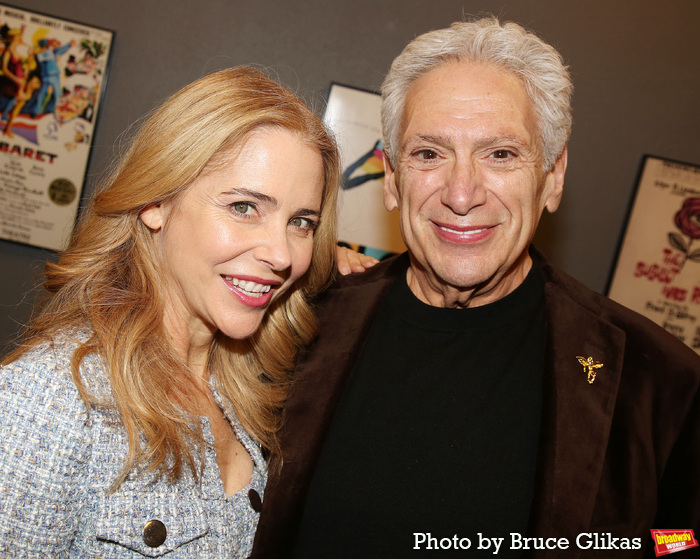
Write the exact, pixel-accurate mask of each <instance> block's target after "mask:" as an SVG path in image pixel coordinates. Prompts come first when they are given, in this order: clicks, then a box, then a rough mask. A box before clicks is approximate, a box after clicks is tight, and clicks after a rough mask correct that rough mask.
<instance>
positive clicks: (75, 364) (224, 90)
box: [4, 67, 340, 487]
mask: <svg viewBox="0 0 700 559" xmlns="http://www.w3.org/2000/svg"><path fill="white" fill-rule="evenodd" d="M261 127H277V128H281V129H284V130H288V131H290V132H293V133H295V134H297V135H298V137H299V138H300V139H301V140H302V141H304V142H305V143H307V144H308V145H309V146H311V147H313V148H314V149H317V150H318V151H319V152H320V154H321V156H322V159H323V166H324V178H325V181H324V193H323V201H322V206H321V218H320V223H319V226H318V228H317V229H316V231H315V233H314V248H313V258H312V261H311V266H310V268H309V270H308V272H307V273H306V275H305V276H303V277H302V278H301V279H300V280H299V281H298V282H297V283H296V284H295V285H294V286H293V287H292V288H291V289H290V290H289V292H287V293H286V294H285V295H284V296H283V297H281V298H280V299H279V300H277V301H276V302H275V303H274V304H273V305H272V306H271V307H270V309H269V310H268V312H267V313H266V316H265V318H264V319H263V323H262V325H261V327H260V329H259V330H258V331H257V332H256V333H255V334H254V335H253V336H251V337H250V338H248V339H245V340H232V339H228V338H226V337H225V336H223V335H221V334H220V333H219V334H217V335H216V336H215V338H214V341H213V343H212V346H211V349H210V356H209V365H210V369H211V371H212V373H213V375H214V376H215V377H216V382H217V388H218V389H219V391H220V392H221V393H222V394H223V395H224V396H225V397H226V398H228V399H229V400H230V401H231V402H233V404H234V407H235V409H236V413H237V414H238V416H239V419H240V420H241V422H242V423H243V425H244V426H245V428H246V429H247V430H248V431H249V432H250V433H251V434H252V435H253V436H254V437H255V438H257V439H258V440H259V441H260V442H261V444H262V445H263V447H264V448H266V449H267V451H269V453H270V455H271V456H272V457H273V458H278V457H279V455H280V451H279V445H278V442H277V437H276V435H277V431H278V429H279V415H280V414H279V411H280V408H281V406H282V403H283V401H284V398H285V396H286V391H287V385H288V372H289V370H290V369H291V367H292V365H293V361H294V357H295V354H296V351H297V350H298V348H299V347H301V346H303V345H305V344H307V343H308V342H310V341H311V339H312V338H313V336H314V335H315V332H316V321H315V318H314V316H313V313H312V311H311V308H310V305H309V298H310V297H311V296H313V295H315V294H316V293H317V292H318V291H320V290H321V289H322V288H323V287H324V286H325V285H326V284H327V282H328V281H329V278H330V277H331V275H332V273H333V270H334V267H335V263H334V247H335V242H336V238H335V230H336V201H337V190H338V184H339V174H340V171H339V160H338V153H337V148H336V145H335V142H334V140H333V138H332V136H331V135H330V134H329V132H328V131H327V129H326V128H325V126H324V125H323V123H322V121H321V120H320V119H319V118H318V117H317V116H316V115H314V114H313V113H312V112H311V111H310V110H309V109H308V108H307V107H306V105H305V104H304V103H303V102H302V101H300V100H299V99H298V98H297V97H296V96H295V95H294V94H292V93H291V92H289V91H288V90H286V89H285V88H283V87H281V86H280V85H278V84H277V83H275V82H274V81H272V80H270V79H269V78H267V77H266V76H265V75H264V74H263V73H262V72H260V71H259V70H256V69H252V68H244V67H241V68H233V69H228V70H222V71H219V72H215V73H213V74H210V75H208V76H205V77H204V78H201V79H200V80H198V81H196V82H194V83H192V84H190V85H188V86H186V87H185V88H183V89H182V90H180V91H179V92H177V93H175V94H174V95H173V96H172V97H170V98H169V99H168V100H167V101H166V102H165V103H164V104H163V105H162V106H161V107H159V108H158V109H156V110H155V111H154V112H153V113H152V114H151V115H150V117H149V118H148V119H147V120H146V121H145V122H144V124H143V126H142V127H141V129H140V131H139V132H138V133H137V135H136V136H135V138H134V140H133V142H132V143H131V146H130V148H129V149H128V151H127V152H126V153H125V154H124V156H123V157H122V159H121V161H120V163H119V164H118V165H117V167H116V168H115V169H114V171H113V172H112V173H111V175H110V176H109V177H108V178H107V180H106V181H105V182H104V185H103V188H101V189H100V190H99V191H98V193H97V194H96V195H95V196H94V198H93V200H92V201H91V203H90V204H89V206H88V207H87V208H86V209H85V210H84V211H83V212H82V214H81V217H80V220H79V222H78V224H77V226H76V229H75V231H74V233H73V236H72V238H71V242H70V245H69V247H68V249H67V250H66V251H65V252H64V253H63V254H62V255H61V257H60V259H59V261H58V263H56V264H47V266H46V272H45V276H46V281H45V283H44V285H45V287H46V289H47V290H48V291H49V292H50V293H51V295H50V297H49V298H48V300H47V301H46V302H45V304H44V306H43V307H42V310H41V311H40V313H39V314H38V315H37V316H36V317H35V318H34V319H33V320H32V322H31V323H30V325H29V328H28V331H27V337H26V341H25V342H24V344H23V345H22V346H21V347H20V348H18V349H17V350H16V351H15V352H13V353H12V354H10V355H9V356H8V357H7V358H6V359H5V360H4V361H5V362H9V361H12V360H14V359H16V358H17V357H19V356H20V355H22V354H24V353H26V352H27V351H28V350H29V348H31V347H32V346H34V345H36V344H37V343H38V341H39V340H45V339H49V340H52V339H55V338H56V335H57V334H60V333H61V332H65V331H67V330H68V331H70V330H71V329H75V328H85V327H87V328H89V329H90V331H91V332H92V337H91V338H90V339H89V340H88V341H87V342H86V343H83V344H82V345H81V346H80V347H79V349H78V350H77V351H76V352H75V354H74V355H73V360H72V374H73V377H74V380H75V383H76V385H77V386H78V389H79V391H80V393H81V396H82V397H83V399H84V400H85V401H86V403H87V404H90V403H92V404H95V403H96V400H95V398H94V396H93V395H91V394H90V392H89V390H87V389H86V387H85V383H84V382H83V379H81V375H80V372H79V366H80V363H81V361H82V360H83V359H84V358H85V356H87V355H88V354H91V353H96V354H98V355H100V356H101V357H102V358H103V359H104V360H105V363H106V365H107V368H108V373H109V381H110V386H111V391H112V394H113V403H111V404H110V405H113V406H114V407H115V408H116V409H117V410H118V412H119V413H120V416H121V420H122V423H123V425H124V427H125V429H126V433H127V434H128V440H129V453H128V456H127V459H126V462H125V466H124V470H123V472H122V477H121V478H120V479H119V480H116V481H115V487H116V485H118V484H119V483H120V482H121V480H123V479H124V477H125V476H126V475H127V473H128V472H129V471H130V470H131V469H132V468H133V467H135V466H136V465H139V464H140V465H144V466H145V467H147V469H148V470H161V471H163V472H164V473H167V475H169V476H170V478H171V479H175V478H177V477H178V476H179V475H180V474H181V472H182V468H183V464H188V465H189V466H190V467H191V468H192V469H193V471H195V473H196V461H195V457H194V456H193V453H192V452H191V441H193V440H195V441H196V440H198V441H200V443H201V440H202V439H201V434H200V433H199V430H198V428H197V427H195V425H197V424H198V422H193V421H192V416H191V415H188V414H187V413H185V412H184V411H183V408H182V406H181V405H180V404H181V403H182V402H183V399H182V398H183V395H186V394H187V393H188V392H189V389H188V387H187V386H184V387H183V384H182V383H183V378H187V376H186V375H188V374H190V373H189V372H188V371H187V368H186V365H185V364H184V363H183V362H182V361H181V360H179V359H178V358H177V357H176V356H175V355H174V351H173V348H172V347H171V344H170V343H169V342H168V339H167V337H166V335H165V331H164V326H163V309H164V298H165V294H164V293H163V292H162V291H161V287H160V284H161V281H160V272H159V260H158V253H157V252H156V250H155V247H154V244H153V241H152V235H151V233H150V231H149V230H148V228H147V227H146V226H145V225H144V224H143V222H142V221H141V220H140V219H139V214H140V213H141V212H142V211H143V210H144V209H145V208H146V207H148V206H149V205H152V204H158V203H163V202H166V201H169V200H175V203H177V200H176V197H177V196H178V195H180V194H181V193H182V192H183V191H185V190H186V189H187V188H188V186H189V185H190V184H192V182H193V181H194V180H195V179H196V178H197V177H198V176H199V175H200V174H201V173H202V172H203V171H205V170H206V169H207V168H208V166H210V165H213V164H216V162H217V160H219V159H221V157H223V156H225V154H227V153H230V152H231V150H232V149H235V148H238V147H240V146H241V145H242V144H243V142H244V141H245V140H246V139H247V137H248V135H249V134H250V133H251V132H252V131H254V130H256V129H259V128H261ZM183 373H184V375H185V376H183ZM173 387H180V389H179V390H178V389H177V388H176V389H175V390H174V389H173ZM185 397H186V396H185Z"/></svg>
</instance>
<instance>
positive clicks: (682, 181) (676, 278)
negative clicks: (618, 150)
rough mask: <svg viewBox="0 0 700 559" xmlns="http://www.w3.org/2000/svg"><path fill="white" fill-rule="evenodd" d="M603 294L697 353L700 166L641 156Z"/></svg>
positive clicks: (699, 340) (699, 337)
mask: <svg viewBox="0 0 700 559" xmlns="http://www.w3.org/2000/svg"><path fill="white" fill-rule="evenodd" d="M608 295H609V297H610V298H611V299H614V300H615V301H617V302H619V303H622V304H623V305H625V306H626V307H629V308H631V309H632V310H635V311H637V312H639V313H641V314H643V315H645V316H647V317H648V318H650V319H651V320H653V321H654V322H656V323H657V324H659V325H661V326H663V327H664V328H665V329H666V330H667V331H669V332H671V333H672V334H674V335H675V336H676V337H677V338H679V339H680V340H681V341H683V342H685V343H686V344H687V345H689V346H690V347H691V348H693V349H694V350H695V351H696V352H698V353H699V354H700V166H697V165H691V164H688V163H680V162H676V161H671V160H667V159H661V158H658V157H651V156H645V157H644V160H643V162H642V169H641V172H640V177H639V181H638V184H637V192H636V194H635V197H634V201H633V204H632V207H631V210H630V216H629V220H628V222H627V228H626V230H625V232H624V236H623V238H622V242H621V245H620V251H619V256H618V259H617V264H616V266H615V269H614V270H613V274H612V278H611V282H610V287H609V290H608Z"/></svg>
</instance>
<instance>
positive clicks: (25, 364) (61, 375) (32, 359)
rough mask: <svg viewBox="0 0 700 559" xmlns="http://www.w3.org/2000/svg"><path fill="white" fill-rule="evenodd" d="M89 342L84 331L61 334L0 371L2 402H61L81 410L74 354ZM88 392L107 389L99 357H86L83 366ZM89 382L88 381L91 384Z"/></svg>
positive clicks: (37, 344)
mask: <svg viewBox="0 0 700 559" xmlns="http://www.w3.org/2000/svg"><path fill="white" fill-rule="evenodd" d="M87 339H89V335H87V334H86V333H85V332H83V331H77V332H66V333H60V334H58V335H56V336H54V337H53V338H52V339H50V340H48V339H47V340H42V341H40V342H37V343H36V344H35V345H34V346H32V347H31V348H29V349H28V350H27V351H26V352H25V353H24V354H22V355H21V356H20V357H19V358H18V359H16V360H15V361H12V362H11V363H8V364H7V365H5V366H3V367H1V368H0V398H2V400H3V402H4V404H5V405H9V403H10V402H9V399H13V398H14V399H18V400H24V401H25V404H26V401H27V400H32V399H37V398H38V399H40V400H42V401H45V402H47V401H49V399H51V400H52V401H54V402H61V403H62V404H64V405H66V404H68V403H69V402H71V403H72V404H71V405H72V406H75V407H82V408H83V409H84V406H83V405H82V399H81V398H80V395H79V392H78V388H77V386H76V385H75V381H74V379H73V375H72V369H71V363H72V359H73V355H74V354H75V351H76V350H77V349H78V348H79V347H80V346H81V345H82V344H83V343H84V342H85V341H87ZM80 373H81V378H83V380H84V381H85V383H86V384H87V386H86V388H87V389H88V390H90V389H91V388H92V387H98V386H104V384H105V383H104V382H102V381H103V380H104V376H105V371H104V367H103V365H102V360H101V358H100V357H99V356H98V355H94V354H90V355H88V356H86V357H85V358H84V359H83V361H82V362H81V365H80ZM88 379H89V380H88Z"/></svg>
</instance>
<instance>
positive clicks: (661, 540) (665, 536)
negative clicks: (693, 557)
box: [651, 530, 698, 557]
mask: <svg viewBox="0 0 700 559" xmlns="http://www.w3.org/2000/svg"><path fill="white" fill-rule="evenodd" d="M651 537H652V539H653V540H654V546H655V549H654V551H655V552H656V556H657V557H661V556H662V555H668V554H669V553H676V552H677V551H685V550H686V549H690V548H691V547H698V541H697V540H696V539H695V532H693V530H652V531H651Z"/></svg>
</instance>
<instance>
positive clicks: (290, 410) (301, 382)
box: [253, 255, 408, 558]
mask: <svg viewBox="0 0 700 559" xmlns="http://www.w3.org/2000/svg"><path fill="white" fill-rule="evenodd" d="M407 267H408V256H407V255H402V256H399V257H397V258H393V259H391V260H390V261H387V262H386V263H382V264H381V265H378V266H376V267H374V268H372V269H370V270H367V271H365V272H363V273H362V274H355V275H352V276H348V277H345V278H341V279H340V280H339V282H338V286H342V289H337V288H336V287H331V288H330V289H329V290H328V292H327V293H326V294H325V295H324V297H323V300H325V299H326V298H330V299H331V300H332V301H333V303H332V304H328V305H323V304H322V303H323V300H321V301H320V306H319V309H318V313H317V317H318V320H319V334H318V337H317V339H316V341H315V342H314V343H313V344H312V345H311V346H310V347H309V348H308V350H306V351H304V352H302V353H301V354H300V356H299V359H298V360H297V366H296V371H295V376H294V381H293V385H292V388H291V390H290V393H289V398H288V400H287V404H286V405H285V408H284V415H283V424H284V428H283V432H282V433H281V435H280V442H281V444H282V448H283V449H284V467H283V468H282V470H281V472H280V474H279V476H275V475H274V472H273V475H271V477H270V481H269V482H268V486H267V489H266V491H265V499H264V505H263V512H262V514H261V516H260V522H259V524H258V529H257V533H256V539H255V547H254V550H253V551H254V553H253V557H256V558H257V557H275V558H279V557H286V556H287V555H288V554H289V553H290V552H291V547H292V545H293V542H294V538H295V534H296V531H297V526H298V523H299V521H300V520H301V513H302V511H303V503H304V499H305V498H306V493H307V490H308V486H309V483H310V482H311V478H312V476H313V472H314V468H315V464H316V461H317V459H318V456H319V453H320V451H321V446H322V444H323V441H324V439H325V436H326V433H327V431H328V429H329V428H330V424H331V421H332V419H333V415H334V413H335V410H336V409H337V407H338V405H339V403H340V399H341V397H342V394H343V389H344V388H345V386H346V384H347V381H348V379H349V377H350V375H351V373H352V370H353V367H354V365H355V361H356V359H357V356H358V355H359V353H360V350H361V348H362V346H363V345H364V343H365V339H366V337H367V333H368V331H369V328H370V326H371V322H372V319H373V318H374V315H375V313H376V311H377V309H378V306H379V304H380V302H381V300H382V299H383V298H384V297H385V296H386V294H387V293H388V291H389V290H390V289H391V286H392V285H393V283H394V282H395V281H396V279H397V277H398V276H399V274H400V273H401V272H402V271H405V270H406V268H407Z"/></svg>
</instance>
